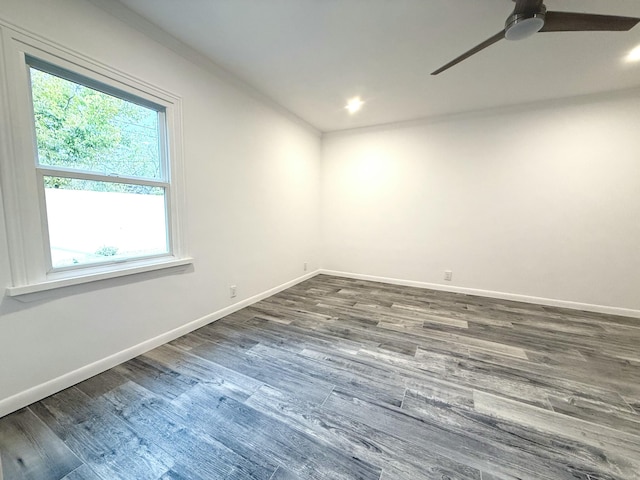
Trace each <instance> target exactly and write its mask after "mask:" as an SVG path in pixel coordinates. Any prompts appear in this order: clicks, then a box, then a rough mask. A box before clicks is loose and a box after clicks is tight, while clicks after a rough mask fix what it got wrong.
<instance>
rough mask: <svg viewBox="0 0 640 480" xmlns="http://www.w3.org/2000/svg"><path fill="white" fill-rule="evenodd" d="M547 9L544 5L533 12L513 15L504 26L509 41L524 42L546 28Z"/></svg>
mask: <svg viewBox="0 0 640 480" xmlns="http://www.w3.org/2000/svg"><path fill="white" fill-rule="evenodd" d="M546 14H547V8H546V7H545V6H544V5H541V6H540V9H539V10H537V11H533V12H526V13H513V14H512V15H511V16H509V18H507V21H506V23H505V26H504V30H505V34H504V36H505V38H506V39H507V40H523V39H525V38H528V37H530V36H531V35H533V34H534V33H538V32H539V31H540V30H541V29H542V27H544V20H545V17H546Z"/></svg>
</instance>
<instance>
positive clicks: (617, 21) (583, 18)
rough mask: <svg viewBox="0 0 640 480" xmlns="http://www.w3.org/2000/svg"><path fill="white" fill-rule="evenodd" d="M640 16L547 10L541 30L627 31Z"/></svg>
mask: <svg viewBox="0 0 640 480" xmlns="http://www.w3.org/2000/svg"><path fill="white" fill-rule="evenodd" d="M638 22H640V18H633V17H617V16H615V15H593V14H589V13H571V12H547V15H546V18H545V21H544V27H542V30H540V31H541V32H598V31H599V32H626V31H628V30H631V29H632V28H633V27H635V26H636V24H637V23H638Z"/></svg>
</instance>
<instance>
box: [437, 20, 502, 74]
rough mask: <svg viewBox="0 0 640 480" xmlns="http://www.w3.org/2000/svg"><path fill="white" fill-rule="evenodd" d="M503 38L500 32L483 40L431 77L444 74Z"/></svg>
mask: <svg viewBox="0 0 640 480" xmlns="http://www.w3.org/2000/svg"><path fill="white" fill-rule="evenodd" d="M503 38H504V30H502V31H501V32H499V33H496V34H495V35H494V36H493V37H491V38H488V39H487V40H485V41H484V42H482V43H481V44H480V45H476V46H475V47H473V48H472V49H471V50H469V51H468V52H466V53H463V54H462V55H460V56H459V57H458V58H456V59H455V60H452V61H450V62H449V63H447V64H446V65H445V66H444V67H440V68H439V69H438V70H436V71H435V72H433V73H432V74H431V75H438V74H439V73H442V72H444V71H445V70H448V69H450V68H451V67H453V66H454V65H457V64H458V63H460V62H461V61H463V60H466V59H467V58H469V57H470V56H472V55H475V54H476V53H478V52H479V51H480V50H484V49H485V48H487V47H490V46H491V45H493V44H494V43H496V42H499V41H500V40H502V39H503Z"/></svg>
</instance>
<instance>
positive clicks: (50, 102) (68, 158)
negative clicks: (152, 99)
mask: <svg viewBox="0 0 640 480" xmlns="http://www.w3.org/2000/svg"><path fill="white" fill-rule="evenodd" d="M27 62H28V64H29V66H30V69H29V70H30V80H31V99H32V102H33V117H34V127H35V134H36V145H37V166H36V171H37V174H38V184H39V187H40V189H43V190H44V199H45V202H44V203H45V205H44V207H45V208H44V209H43V212H42V213H43V214H45V218H43V221H44V223H46V226H47V236H46V237H47V238H46V241H47V243H48V254H49V255H48V260H49V261H50V265H48V267H49V268H50V270H56V269H59V268H67V267H74V266H76V265H77V266H83V265H89V264H94V263H102V262H109V261H111V262H113V261H120V260H126V259H128V258H139V257H148V256H153V255H165V254H167V253H168V252H169V251H170V239H169V237H168V232H167V209H166V190H167V189H168V188H169V183H168V182H167V179H166V172H167V168H166V164H165V158H166V154H165V148H164V146H163V142H162V139H163V138H165V135H164V134H163V133H162V131H161V130H163V129H164V108H163V107H160V106H158V105H149V104H147V102H143V101H142V100H141V99H137V98H131V99H130V100H125V99H123V98H121V97H122V96H123V95H122V94H120V95H118V92H115V93H114V94H113V95H111V94H108V93H104V91H100V90H98V89H94V88H90V87H88V86H86V85H83V83H84V82H82V79H79V78H78V77H77V76H75V75H73V74H72V73H70V72H62V71H60V70H59V69H56V68H52V66H50V65H46V64H43V63H42V62H39V61H37V60H35V59H31V58H28V59H27ZM51 71H54V72H55V73H56V74H57V75H56V74H53V73H51ZM71 78H73V80H70V79H71ZM97 88H99V89H101V90H106V89H105V88H104V87H103V86H97ZM116 95H117V96H116ZM141 103H144V104H145V105H140V104H141ZM40 193H41V196H42V192H40Z"/></svg>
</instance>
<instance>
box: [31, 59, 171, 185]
mask: <svg viewBox="0 0 640 480" xmlns="http://www.w3.org/2000/svg"><path fill="white" fill-rule="evenodd" d="M31 91H32V97H33V111H34V117H35V127H36V139H37V144H38V161H39V163H40V165H45V166H54V167H55V166H57V167H65V168H77V169H81V170H88V171H92V172H100V173H103V174H107V175H109V174H116V175H124V176H136V177H146V178H152V179H160V178H161V175H162V172H161V163H160V134H159V117H158V112H157V111H156V110H153V109H150V108H147V107H143V106H140V105H136V104H135V103H132V102H129V101H126V100H122V99H120V98H117V97H114V96H112V95H108V94H106V93H102V92H99V91H97V90H94V89H92V88H89V87H85V86H83V85H80V84H77V83H74V82H71V81H69V80H65V79H63V78H60V77H57V76H55V75H52V74H49V73H45V72H42V71H40V70H37V69H35V68H33V67H32V68H31Z"/></svg>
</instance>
